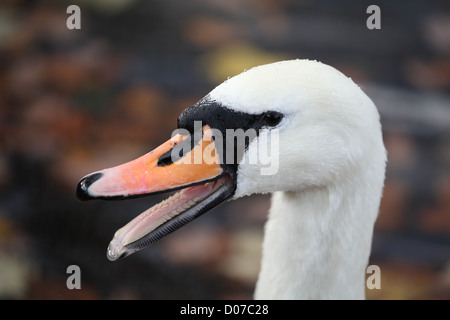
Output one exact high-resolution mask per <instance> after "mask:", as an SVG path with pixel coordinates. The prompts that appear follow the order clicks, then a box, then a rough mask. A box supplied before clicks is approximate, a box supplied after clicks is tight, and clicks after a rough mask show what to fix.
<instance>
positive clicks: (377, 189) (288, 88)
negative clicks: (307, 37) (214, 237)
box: [210, 60, 386, 299]
mask: <svg viewBox="0 0 450 320" xmlns="http://www.w3.org/2000/svg"><path fill="white" fill-rule="evenodd" d="M210 98H212V99H213V100H216V101H218V102H221V103H222V104H223V105H224V106H226V107H228V108H231V109H234V110H238V111H242V112H246V113H252V114H260V113H262V112H266V111H269V110H274V111H279V112H282V113H283V114H284V115H285V118H284V119H283V121H282V122H281V123H280V125H279V126H278V127H277V128H278V129H279V143H278V145H277V146H276V148H275V149H278V150H279V154H275V153H273V154H272V156H273V157H278V158H277V160H279V170H278V171H277V173H276V174H275V175H262V174H261V165H250V164H248V163H246V162H244V161H243V162H242V163H240V164H239V167H238V175H237V190H236V194H235V196H234V198H239V197H242V196H245V195H250V194H253V193H267V192H274V194H273V197H272V204H271V209H270V213H269V218H268V221H267V224H266V227H265V238H264V243H263V258H262V263H261V271H260V275H259V279H258V282H257V286H256V291H255V298H258V299H277V298H279V299H297V298H315V299H319V298H330V299H342V298H348V299H362V298H364V292H365V290H364V285H365V281H364V277H365V270H366V267H367V264H368V259H369V255H370V248H371V243H372V233H373V227H374V223H375V220H376V217H377V215H378V208H379V203H380V198H381V194H382V188H383V183H384V175H385V163H386V152H385V148H384V145H383V141H382V133H381V125H380V120H379V114H378V111H377V109H376V107H375V105H374V104H373V102H372V101H371V100H370V99H369V98H368V97H367V95H366V94H365V93H364V92H363V91H362V90H361V89H360V88H359V87H358V86H357V85H356V84H355V83H354V82H353V81H352V80H351V79H349V78H347V77H346V76H344V75H343V74H342V73H340V72H339V71H337V70H336V69H334V68H332V67H330V66H327V65H325V64H322V63H319V62H316V61H309V60H291V61H282V62H278V63H274V64H269V65H264V66H259V67H256V68H253V69H251V70H248V71H246V72H243V73H241V74H240V75H238V76H236V77H233V78H231V79H229V80H227V81H225V82H224V83H222V84H221V85H219V86H218V87H217V88H215V89H214V90H213V91H212V92H211V93H210ZM260 138H261V136H260V137H259V138H258V139H260ZM258 139H255V140H253V141H252V143H251V144H250V145H249V148H248V151H247V152H252V150H253V149H254V148H257V146H258Z"/></svg>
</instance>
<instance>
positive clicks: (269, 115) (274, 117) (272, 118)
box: [261, 111, 283, 127]
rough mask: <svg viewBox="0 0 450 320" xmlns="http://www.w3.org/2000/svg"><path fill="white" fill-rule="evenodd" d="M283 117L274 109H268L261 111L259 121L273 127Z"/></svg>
mask: <svg viewBox="0 0 450 320" xmlns="http://www.w3.org/2000/svg"><path fill="white" fill-rule="evenodd" d="M281 119H283V114H281V113H279V112H276V111H269V112H265V113H263V115H262V117H261V123H262V124H264V125H267V126H270V127H275V126H276V125H277V124H279V123H280V122H281Z"/></svg>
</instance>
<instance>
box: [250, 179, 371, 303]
mask: <svg viewBox="0 0 450 320" xmlns="http://www.w3.org/2000/svg"><path fill="white" fill-rule="evenodd" d="M353 188H354V186H351V185H350V186H347V187H346V186H342V185H341V186H339V187H334V188H333V187H323V188H319V187H315V188H311V189H309V190H304V191H301V192H276V193H274V194H273V196H272V204H271V209H270V212H269V219H268V221H267V223H266V226H265V236H264V243H263V258H262V263H261V271H260V275H259V279H258V282H257V286H256V291H255V298H257V299H259V298H261V299H364V298H365V275H366V268H367V264H368V259H369V255H370V250H371V243H372V234H373V225H374V222H375V219H376V216H377V212H368V210H371V209H368V208H374V209H372V210H376V211H378V205H377V204H376V203H374V205H372V206H371V205H367V204H370V201H372V199H368V198H367V197H365V196H364V194H359V196H358V197H356V196H352V195H354V194H355V192H354V191H355V190H351V189H353ZM375 196H376V195H375ZM364 204H366V205H364ZM280 235H283V236H282V237H281V236H280Z"/></svg>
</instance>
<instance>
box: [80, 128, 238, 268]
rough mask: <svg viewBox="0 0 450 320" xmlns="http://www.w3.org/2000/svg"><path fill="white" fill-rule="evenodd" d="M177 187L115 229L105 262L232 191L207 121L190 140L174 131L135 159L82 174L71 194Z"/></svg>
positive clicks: (117, 195)
mask: <svg viewBox="0 0 450 320" xmlns="http://www.w3.org/2000/svg"><path fill="white" fill-rule="evenodd" d="M178 189H183V190H181V191H179V192H177V193H176V194H175V195H173V196H172V197H170V198H168V199H166V200H165V201H163V202H161V203H159V204H157V205H155V206H153V207H152V208H150V209H148V210H146V211H145V212H143V213H142V214H141V215H139V216H138V217H137V218H135V219H134V220H132V221H131V222H130V223H128V224H127V225H126V226H124V227H123V228H121V229H119V230H118V231H117V232H116V234H115V236H114V239H113V240H112V241H111V243H110V245H109V247H108V258H109V259H110V260H116V259H118V258H120V257H124V256H127V255H129V254H131V253H133V252H135V251H138V250H140V249H142V248H144V247H146V246H147V245H149V244H150V243H153V242H155V241H156V240H159V239H160V238H161V237H163V236H165V235H166V234H168V233H170V232H172V231H174V230H175V229H178V228H179V227H181V226H183V225H184V224H186V223H188V222H190V221H192V220H193V219H195V218H196V217H198V216H200V215H201V214H203V213H205V212H207V211H208V210H210V209H211V208H213V207H214V206H216V205H218V204H219V203H221V202H223V201H224V200H226V199H228V198H230V197H231V196H232V195H233V193H234V189H235V186H234V183H233V182H232V178H231V177H230V176H229V175H228V174H226V173H225V172H224V170H223V168H222V166H221V164H220V161H219V152H218V150H216V147H215V142H214V139H213V137H212V130H211V128H210V127H209V126H208V125H205V126H204V127H203V132H202V137H201V139H199V140H198V141H194V143H192V141H191V136H190V135H185V136H183V135H175V136H174V137H173V138H171V139H170V140H168V141H166V142H165V143H163V144H162V145H160V146H159V147H157V148H156V149H154V150H153V151H151V152H149V153H147V154H145V155H143V156H142V157H140V158H138V159H136V160H133V161H130V162H127V163H125V164H122V165H119V166H116V167H113V168H109V169H104V170H101V171H97V172H94V173H92V174H90V175H87V176H85V177H84V178H82V179H81V181H80V182H79V183H78V187H77V197H78V198H79V199H80V200H90V199H95V198H101V199H122V198H127V197H137V196H143V195H148V194H153V193H160V192H166V191H173V190H178Z"/></svg>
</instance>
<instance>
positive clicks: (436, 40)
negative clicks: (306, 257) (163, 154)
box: [0, 0, 450, 299]
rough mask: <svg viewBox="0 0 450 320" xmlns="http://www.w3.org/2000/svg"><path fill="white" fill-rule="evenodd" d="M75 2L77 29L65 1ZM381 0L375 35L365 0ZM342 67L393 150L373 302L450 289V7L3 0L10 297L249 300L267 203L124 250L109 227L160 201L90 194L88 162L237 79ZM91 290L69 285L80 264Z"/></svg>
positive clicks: (122, 152)
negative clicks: (304, 64)
mask: <svg viewBox="0 0 450 320" xmlns="http://www.w3.org/2000/svg"><path fill="white" fill-rule="evenodd" d="M70 4H77V5H78V6H79V7H80V9H81V27H82V29H81V30H69V29H67V27H66V20H67V18H68V17H69V14H67V13H66V9H67V7H68V6H69V5H70ZM371 4H377V5H378V6H379V7H380V9H381V30H369V29H368V28H367V27H366V20H367V18H368V17H369V14H367V13H366V9H367V7H368V6H369V5H371ZM291 58H308V59H313V60H314V59H315V60H320V61H322V62H324V63H327V64H330V65H332V66H334V67H336V68H337V69H339V70H341V71H342V72H344V73H345V74H346V75H348V76H350V77H351V78H352V79H353V80H354V81H355V82H357V83H358V84H360V85H361V87H362V89H363V90H365V91H366V92H367V93H368V95H369V96H370V97H371V98H372V99H373V100H374V102H375V104H376V105H377V106H378V107H379V110H380V113H381V116H382V122H383V128H384V138H385V143H386V147H387V149H388V151H389V164H388V168H387V179H386V187H385V191H384V197H383V199H382V204H381V210H380V215H379V219H378V221H377V224H376V227H375V234H374V242H373V252H372V257H371V261H370V264H377V265H378V266H380V268H381V289H380V290H367V297H368V299H449V298H450V2H449V1H444V0H434V1H418V0H411V1H407V2H404V1H395V2H394V1H387V0H386V1H375V2H373V3H372V2H369V1H357V2H356V1H350V0H344V1H331V0H328V1H314V0H303V1H294V0H281V1H280V0H258V1H257V0H227V1H219V0H212V1H211V0H191V1H167V0H164V1H163V0H147V1H144V0H141V1H139V0H114V1H113V0H102V1H89V0H85V1H70V2H69V1H61V0H60V1H25V0H22V1H21V0H3V1H2V2H1V4H0V298H2V299H184V298H186V299H248V298H251V297H252V293H253V289H254V284H255V281H256V277H257V274H258V270H259V260H260V246H261V241H262V237H263V233H262V232H263V228H262V227H263V225H264V222H265V221H266V216H267V210H268V207H269V198H268V197H267V196H261V195H256V196H252V197H247V198H245V199H240V200H238V201H234V202H230V203H225V204H223V205H221V206H220V207H219V208H217V209H215V210H214V212H210V213H208V214H206V215H204V216H202V217H201V218H199V219H197V220H196V221H195V222H193V223H190V224H189V225H187V226H185V227H184V228H182V229H180V230H178V231H177V232H175V233H173V234H171V235H169V236H167V237H166V238H164V239H163V240H162V241H160V242H158V243H157V244H155V245H153V246H151V247H149V248H147V249H145V250H142V251H141V252H139V253H137V254H135V255H133V256H131V257H129V258H127V259H124V260H121V261H118V262H114V263H112V262H109V261H108V260H107V258H106V248H107V246H108V243H109V241H110V240H111V239H112V236H113V234H114V232H115V231H116V230H117V229H119V228H120V227H121V226H123V225H124V224H125V223H127V222H128V221H129V220H131V219H132V218H133V217H135V216H136V215H137V214H138V213H140V212H142V211H143V210H145V209H147V208H148V207H150V206H151V205H153V204H154V203H156V202H159V201H160V200H161V199H162V198H161V197H158V196H155V197H150V198H143V199H135V200H126V201H119V202H107V201H94V202H88V203H81V202H79V201H78V200H77V199H76V198H75V187H76V184H77V182H78V181H79V179H80V178H81V177H82V176H84V175H85V174H87V173H90V172H92V171H96V170H99V169H103V168H106V167H110V166H114V165H117V164H119V163H122V162H125V161H128V160H131V159H134V158H136V157H138V156H140V155H142V154H144V153H146V152H148V151H150V150H151V149H153V148H154V147H156V146H157V145H159V144H160V143H161V142H163V141H165V140H166V139H167V138H168V137H169V136H170V135H171V133H172V131H173V130H174V129H175V128H176V119H177V117H178V114H179V113H180V112H181V111H182V110H183V109H185V108H186V107H189V106H191V105H192V104H194V103H195V102H196V101H198V100H199V99H200V98H201V97H203V96H204V95H205V94H207V93H208V92H209V91H210V90H211V89H213V88H214V87H215V86H216V85H217V84H219V83H220V82H222V81H223V80H225V79H226V78H227V77H228V76H233V75H235V74H238V73H240V72H241V71H243V70H244V69H249V68H251V67H253V66H256V65H259V64H263V63H267V62H273V61H277V60H282V59H291ZM72 264H75V265H78V266H79V267H80V269H81V286H82V289H81V290H68V289H67V287H66V280H67V277H68V276H69V274H67V273H66V269H67V267H68V266H69V265H72Z"/></svg>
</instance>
